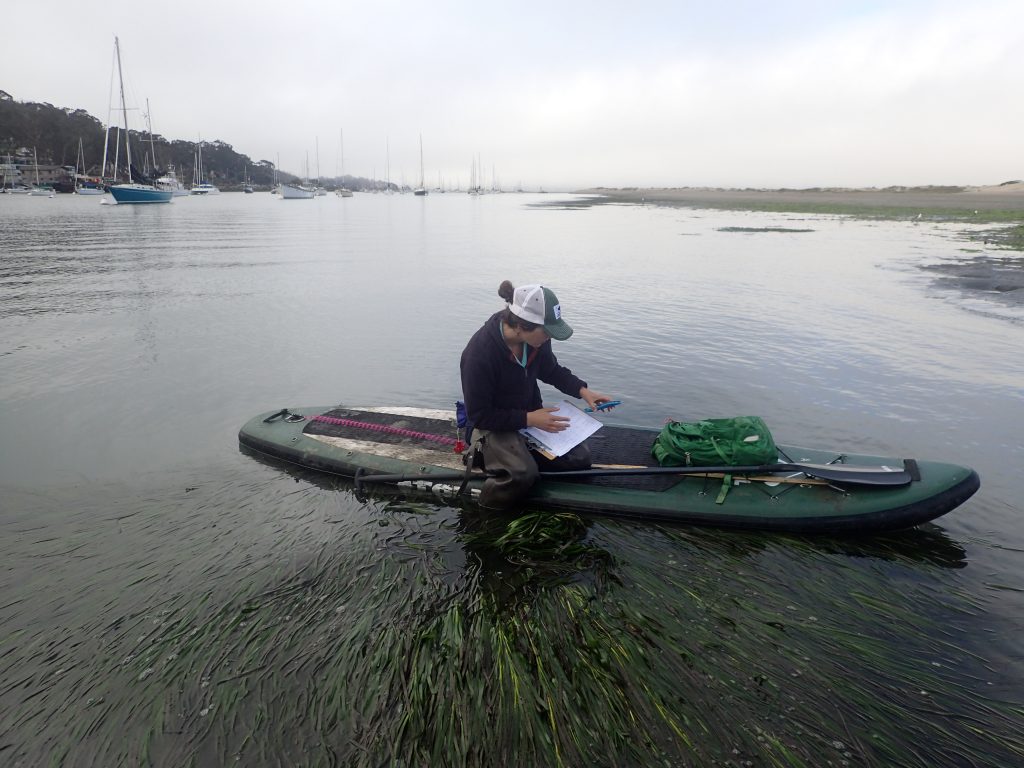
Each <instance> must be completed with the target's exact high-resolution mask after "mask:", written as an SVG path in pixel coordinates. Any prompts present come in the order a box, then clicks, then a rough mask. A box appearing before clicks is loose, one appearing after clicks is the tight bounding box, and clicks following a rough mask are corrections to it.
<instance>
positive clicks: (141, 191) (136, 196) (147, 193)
mask: <svg viewBox="0 0 1024 768" xmlns="http://www.w3.org/2000/svg"><path fill="white" fill-rule="evenodd" d="M114 51H115V52H116V53H117V80H118V83H119V85H120V91H121V112H122V113H123V114H124V143H125V150H126V154H127V158H128V183H127V184H113V185H111V187H110V194H111V195H113V197H114V200H115V201H116V202H117V203H118V204H119V205H120V204H121V203H135V204H139V203H169V202H171V191H170V190H169V189H159V188H158V187H155V186H153V185H152V184H139V183H136V182H135V181H133V180H132V143H131V140H130V138H129V134H128V107H127V106H126V105H125V102H124V76H123V74H122V73H121V43H120V41H119V40H118V39H117V37H115V38H114Z"/></svg>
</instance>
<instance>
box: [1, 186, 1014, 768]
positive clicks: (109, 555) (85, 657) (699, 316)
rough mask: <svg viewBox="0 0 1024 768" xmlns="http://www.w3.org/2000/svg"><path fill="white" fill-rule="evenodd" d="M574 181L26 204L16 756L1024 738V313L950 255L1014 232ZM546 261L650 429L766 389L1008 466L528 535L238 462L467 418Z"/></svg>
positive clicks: (7, 205) (385, 760) (12, 657)
mask: <svg viewBox="0 0 1024 768" xmlns="http://www.w3.org/2000/svg"><path fill="white" fill-rule="evenodd" d="M562 199H563V198H558V197H556V196H553V195H537V196H527V195H504V196H500V195H495V196H486V197H481V198H475V197H469V196H467V195H454V194H449V195H433V196H430V197H428V198H426V199H422V198H413V197H411V196H395V197H385V196H373V195H362V196H356V197H353V198H351V199H344V200H343V199H339V198H336V197H333V196H332V197H327V198H321V199H316V200H313V201H305V202H304V201H289V202H284V201H279V200H277V199H276V198H273V197H272V196H270V195H267V194H256V195H245V196H243V195H231V194H224V195H221V196H220V197H217V198H209V199H190V198H185V199H179V200H176V201H175V202H174V203H172V204H171V205H167V206H157V207H153V208H147V207H126V206H122V207H116V206H104V205H100V204H98V202H97V201H96V200H95V199H92V198H81V199H78V198H75V197H70V196H62V197H57V198H54V199H46V198H21V197H10V196H0V508H2V513H0V525H2V533H3V536H2V542H0V563H2V570H0V573H2V578H0V622H2V627H3V631H2V634H0V638H2V640H0V763H3V764H5V765H23V766H36V765H41V764H46V765H51V764H52V765H139V764H154V765H175V766H177V765H192V764H194V765H204V766H205V765H229V764H241V765H381V764H385V765H387V764H395V765H410V766H413V765H417V766H418V765H428V764H431V765H505V764H522V765H557V764H564V765H689V764H706V765H737V766H740V765H758V766H759V765H786V766H788V765H793V766H798V765H807V766H824V765H835V766H839V765H851V766H862V765H869V766H876V765H877V766H891V765H908V766H910V765H914V766H916V765H920V766H932V765H976V766H989V765H991V766H996V765H1013V764H1020V763H1021V762H1022V761H1024V736H1022V733H1024V651H1022V649H1021V645H1020V641H1019V638H1020V636H1021V632H1022V630H1024V532H1022V525H1021V520H1022V513H1024V475H1022V474H1021V471H1020V467H1021V465H1022V462H1024V447H1022V444H1024V439H1022V434H1024V354H1022V352H1021V350H1022V349H1024V310H1022V309H1021V308H1020V307H1016V306H1014V305H1012V304H1007V303H1006V302H1000V301H998V297H996V296H994V295H993V296H990V295H986V294H982V293H970V292H962V291H960V290H959V289H957V288H955V287H951V286H949V285H945V284H939V283H936V282H935V281H934V277H933V274H934V273H933V272H930V271H928V270H922V269H921V267H922V266H924V265H929V264H931V265H934V264H937V263H940V264H941V263H943V262H946V261H955V260H963V259H984V258H986V257H989V256H995V255H997V252H995V251H992V252H989V251H986V250H985V249H984V248H981V247H979V246H978V245H977V244H969V243H967V242H966V241H965V240H964V239H963V237H962V230H963V229H964V226H965V225H941V224H917V225H914V224H910V223H902V222H864V221H855V220H844V219H841V218H837V217H823V216H803V215H801V216H798V215H785V214H762V213H730V212H721V211H700V210H685V209H667V208H649V207H639V206H637V207H628V206H603V207H594V208H581V209H580V208H572V207H562V206H559V205H552V203H557V202H558V201H559V200H562ZM564 199H565V200H566V201H568V200H569V198H564ZM542 204H543V205H542ZM729 228H733V229H735V228H745V229H748V230H757V229H759V228H777V229H785V230H810V231H804V232H800V231H783V232H778V231H771V232H769V231H762V232H758V231H728V229H729ZM504 278H509V279H511V280H512V281H513V282H515V283H525V282H534V281H544V282H546V283H548V284H549V285H551V286H553V287H554V288H555V289H556V290H557V292H558V295H559V298H560V299H561V301H562V306H563V312H564V313H565V316H566V318H567V319H568V320H569V322H570V323H572V324H573V326H574V327H575V329H576V333H575V335H574V336H573V338H572V339H571V340H570V341H568V342H566V343H564V344H560V345H559V346H558V347H557V351H558V353H559V357H560V359H561V361H562V362H563V363H565V364H567V365H568V366H569V367H571V368H572V369H573V370H574V371H575V372H577V373H579V374H580V375H581V376H582V377H583V378H584V379H586V380H587V381H588V382H589V383H590V385H591V386H592V387H594V388H597V389H599V390H601V391H604V392H606V393H608V394H611V395H614V396H615V397H617V398H621V399H622V400H624V401H625V403H626V404H625V406H623V407H622V408H620V409H618V410H617V411H616V413H615V414H614V415H612V416H610V417H609V419H614V420H617V421H620V422H623V423H636V424H656V423H659V422H661V421H663V420H664V419H666V418H668V417H675V418H683V417H686V418H690V417H693V418H699V417H708V416H722V415H738V414H746V413H756V414H758V415H761V416H763V417H764V418H765V419H766V421H767V422H768V423H769V425H770V426H771V427H772V430H773V432H774V433H775V436H776V438H777V439H779V440H780V441H782V442H787V443H793V444H798V445H799V444H804V445H823V446H832V445H836V446H841V447H844V448H847V449H848V450H851V451H856V452H863V453H879V454H883V455H884V454H892V455H906V456H917V457H926V458H932V459H940V460H949V461H954V462H957V463H963V464H969V465H971V466H973V467H975V468H976V469H977V470H978V472H979V473H980V474H981V477H982V489H981V491H980V492H979V493H978V495H977V496H975V497H974V498H973V499H972V500H971V501H970V502H968V503H967V504H966V505H964V506H963V507H961V508H960V509H958V510H956V511H954V512H953V513H951V514H950V515H948V516H946V517H944V518H941V519H940V520H938V521H937V523H936V524H935V525H932V526H928V527H926V528H925V529H921V530H918V531H913V532H908V533H904V534H900V535H893V536H888V537H884V538H878V539H872V540H821V539H803V538H794V537H782V536H762V535H753V534H738V533H721V532H715V531H709V530H699V529H691V528H681V527H673V526H659V525H640V524H636V523H628V522H622V521H614V520H598V519H594V520H585V521H582V520H579V519H577V518H572V519H569V518H566V519H559V520H557V521H556V522H557V524H558V525H559V526H561V528H560V530H561V538H560V540H559V541H560V544H561V546H559V547H555V546H550V547H548V548H546V549H545V548H544V547H542V546H540V547H538V546H523V547H518V548H517V547H514V546H510V545H509V543H508V542H509V536H510V535H512V534H516V523H515V522H511V523H510V521H509V520H497V521H496V520H480V519H477V518H476V517H475V516H474V515H473V514H471V513H470V512H467V511H463V510H459V509H457V508H453V507H449V506H444V505H430V504H421V503H418V504H408V503H405V502H403V501H401V500H397V499H390V500H389V499H388V498H376V499H369V500H360V499H358V498H356V497H355V496H354V495H353V494H352V493H351V492H350V491H349V490H348V489H347V488H346V487H344V486H343V485H339V484H337V483H335V482H334V481H331V480H324V479H322V478H318V477H316V476H313V475H309V474H304V473H300V472H294V471H292V472H289V471H286V470H283V469H281V468H279V467H277V466H272V465H268V464H265V463H261V462H259V461H256V460H254V459H252V458H250V457H248V456H246V455H243V454H241V453H240V452H239V451H238V448H237V440H236V434H237V430H238V428H239V426H240V425H241V424H242V423H243V422H244V421H246V420H247V419H248V418H250V417H251V416H252V415H254V414H256V413H258V412H262V411H266V410H270V409H276V408H279V407H285V406H294V405H316V404H322V405H330V404H337V403H341V402H344V403H348V404H356V405H365V404H381V405H385V404H417V405H423V406H429V407H445V406H447V405H449V404H450V403H451V402H452V401H453V400H454V399H455V398H456V397H458V396H459V380H458V357H459V353H460V352H461V349H462V346H463V345H464V343H465V341H466V340H467V339H468V337H469V336H470V335H471V334H472V333H473V331H474V330H475V329H476V328H477V327H478V326H479V324H480V323H481V322H482V321H483V319H484V318H485V317H486V316H488V315H489V314H490V313H491V312H493V311H496V310H497V309H499V308H500V300H499V299H498V298H497V296H496V289H497V286H498V283H499V282H500V281H501V280H502V279H504ZM528 520H529V518H528ZM512 539H513V540H514V539H515V536H512ZM535 540H536V539H535V538H533V539H531V537H530V535H529V534H527V535H525V536H523V537H522V538H521V539H520V540H519V541H520V543H521V544H525V545H529V544H530V542H531V541H535ZM954 756H958V757H954Z"/></svg>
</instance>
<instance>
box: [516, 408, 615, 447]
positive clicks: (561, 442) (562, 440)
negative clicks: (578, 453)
mask: <svg viewBox="0 0 1024 768" xmlns="http://www.w3.org/2000/svg"><path fill="white" fill-rule="evenodd" d="M554 407H555V408H556V410H555V414H556V415H558V416H567V417H568V418H569V426H568V427H567V428H566V429H563V430H562V431H561V432H545V431H544V430H543V429H537V427H526V428H525V429H520V430H519V431H520V432H521V433H522V434H524V435H526V438H527V440H529V441H530V442H531V443H533V444H534V446H535V447H536V448H537V450H539V451H540V452H541V453H544V454H547V455H548V457H549V458H554V457H556V456H564V455H565V454H567V453H568V452H569V451H571V450H572V449H573V448H575V447H576V446H577V445H579V444H580V443H582V442H583V441H584V440H586V439H587V438H588V437H590V436H591V435H592V434H594V433H595V432H597V430H599V429H600V428H601V427H602V426H603V425H602V424H601V422H600V421H598V420H597V419H595V418H594V417H593V416H590V415H589V414H586V413H584V412H583V411H581V410H580V409H579V408H577V407H576V406H575V405H573V404H572V403H570V402H569V401H568V400H562V401H561V402H560V403H557V404H556V405H555V406H554Z"/></svg>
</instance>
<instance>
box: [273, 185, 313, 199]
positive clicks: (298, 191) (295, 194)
mask: <svg viewBox="0 0 1024 768" xmlns="http://www.w3.org/2000/svg"><path fill="white" fill-rule="evenodd" d="M279 189H280V193H281V199H282V200H312V199H313V198H314V197H316V190H315V189H313V188H312V187H307V186H304V185H302V184H281V185H280V187H279Z"/></svg>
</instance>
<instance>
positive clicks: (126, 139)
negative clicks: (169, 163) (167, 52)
mask: <svg viewBox="0 0 1024 768" xmlns="http://www.w3.org/2000/svg"><path fill="white" fill-rule="evenodd" d="M114 50H116V51H117V80H118V83H119V85H120V89H121V111H122V112H123V113H124V148H125V152H126V154H127V157H128V183H129V184H131V183H132V140H131V136H130V135H129V133H128V107H127V106H126V105H125V102H124V74H123V73H122V71H121V43H120V41H119V40H118V39H117V37H116V36H115V37H114Z"/></svg>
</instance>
